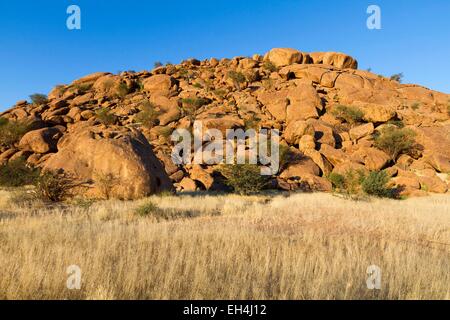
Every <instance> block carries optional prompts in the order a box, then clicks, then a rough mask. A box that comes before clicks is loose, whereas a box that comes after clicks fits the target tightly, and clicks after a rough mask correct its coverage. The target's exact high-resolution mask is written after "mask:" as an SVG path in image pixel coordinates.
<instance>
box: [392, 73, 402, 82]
mask: <svg viewBox="0 0 450 320" xmlns="http://www.w3.org/2000/svg"><path fill="white" fill-rule="evenodd" d="M390 79H391V80H393V81H397V82H400V83H402V80H403V73H396V74H393V75H392V76H391V78H390Z"/></svg>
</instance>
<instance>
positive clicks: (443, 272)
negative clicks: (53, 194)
mask: <svg viewBox="0 0 450 320" xmlns="http://www.w3.org/2000/svg"><path fill="white" fill-rule="evenodd" d="M7 194H8V193H6V192H0V299H450V267H449V266H450V245H449V243H450V197H449V196H433V197H429V198H421V199H411V200H407V201H400V202H399V201H397V202H396V201H390V200H382V201H381V200H373V201H371V202H352V201H347V200H343V199H339V198H336V197H333V196H331V195H324V194H304V195H302V194H299V195H292V196H290V197H283V196H276V197H272V198H268V197H253V198H244V197H237V196H202V197H192V196H191V197H190V196H182V197H178V198H175V197H152V198H151V200H152V201H153V203H155V204H156V205H157V206H158V207H160V208H165V209H170V210H192V211H195V212H197V213H198V216H197V217H196V218H189V219H178V220H173V221H167V222H159V223H158V222H156V221H155V220H153V219H151V218H148V217H139V216H137V215H135V214H134V209H135V208H136V207H137V206H139V205H140V204H142V203H143V201H141V202H117V201H108V202H101V203H95V204H94V205H92V206H91V207H89V208H86V207H85V206H76V205H70V206H64V207H59V208H44V207H42V205H36V207H34V208H28V209H26V206H24V205H17V204H15V205H11V199H10V200H6V198H7V197H8V195H7ZM12 199H13V200H14V198H12ZM15 201H17V200H15ZM147 201H148V200H147ZM13 202H14V201H13ZM218 212H219V213H220V215H217V213H218ZM73 264H75V265H78V266H80V267H81V270H82V288H81V290H68V289H67V288H66V280H67V277H68V275H67V274H66V269H67V267H68V266H69V265H73ZM372 264H375V265H378V266H379V267H380V268H381V270H382V289H381V290H380V291H371V290H368V289H367V287H366V278H367V275H366V269H367V267H368V266H369V265H372Z"/></svg>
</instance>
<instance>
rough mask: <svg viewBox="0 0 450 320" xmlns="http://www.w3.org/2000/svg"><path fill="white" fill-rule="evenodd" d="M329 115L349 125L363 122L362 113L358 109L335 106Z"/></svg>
mask: <svg viewBox="0 0 450 320" xmlns="http://www.w3.org/2000/svg"><path fill="white" fill-rule="evenodd" d="M331 113H332V114H333V115H334V116H335V117H336V118H337V119H339V120H343V121H345V122H347V123H349V124H350V125H355V124H358V123H361V122H363V121H364V119H363V118H364V112H363V111H362V110H361V109H359V108H358V107H352V106H344V105H337V106H335V107H334V108H333V110H332V111H331Z"/></svg>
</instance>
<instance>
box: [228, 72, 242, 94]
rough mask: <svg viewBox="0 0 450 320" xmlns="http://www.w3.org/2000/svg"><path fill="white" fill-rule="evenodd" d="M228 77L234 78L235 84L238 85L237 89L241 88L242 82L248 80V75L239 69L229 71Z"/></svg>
mask: <svg viewBox="0 0 450 320" xmlns="http://www.w3.org/2000/svg"><path fill="white" fill-rule="evenodd" d="M228 77H229V78H230V79H231V80H233V83H234V86H235V87H236V89H238V90H239V89H240V87H241V84H242V83H244V82H245V81H246V77H245V75H244V74H243V73H242V72H237V71H229V72H228Z"/></svg>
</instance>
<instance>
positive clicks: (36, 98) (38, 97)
mask: <svg viewBox="0 0 450 320" xmlns="http://www.w3.org/2000/svg"><path fill="white" fill-rule="evenodd" d="M30 99H31V102H32V103H33V104H35V105H37V106H38V105H42V104H46V103H47V102H48V98H47V96H46V95H45V94H42V93H35V94H32V95H30Z"/></svg>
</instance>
